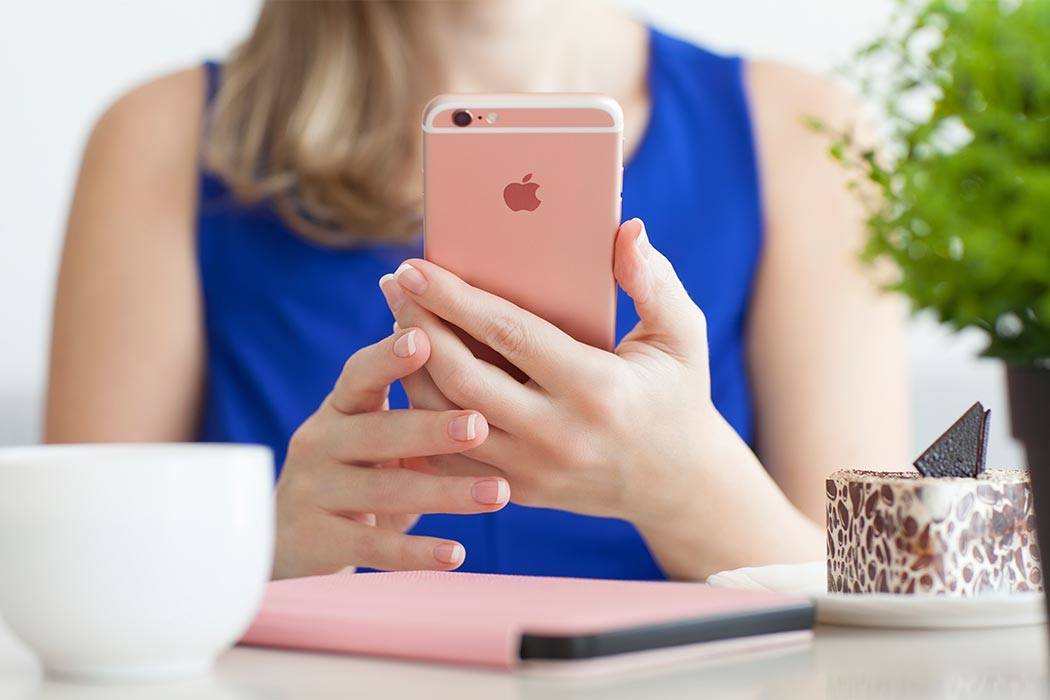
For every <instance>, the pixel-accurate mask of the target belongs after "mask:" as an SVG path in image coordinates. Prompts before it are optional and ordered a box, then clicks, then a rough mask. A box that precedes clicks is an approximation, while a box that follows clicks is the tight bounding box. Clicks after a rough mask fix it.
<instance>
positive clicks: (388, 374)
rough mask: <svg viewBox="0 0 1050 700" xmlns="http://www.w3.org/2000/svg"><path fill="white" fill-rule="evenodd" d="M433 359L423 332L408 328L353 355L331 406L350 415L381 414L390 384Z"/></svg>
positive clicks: (336, 389)
mask: <svg viewBox="0 0 1050 700" xmlns="http://www.w3.org/2000/svg"><path fill="white" fill-rule="evenodd" d="M429 357H430V339H429V338H427V334H426V333H425V332H424V331H423V330H422V329H420V328H405V329H404V330H402V331H400V332H397V333H394V334H393V335H390V336H388V337H386V338H384V339H383V340H381V341H379V342H378V343H375V344H373V345H369V346H367V347H364V348H361V349H360V350H358V351H357V352H355V353H354V354H353V355H351V356H350V359H348V360H347V361H346V364H345V365H343V371H342V372H341V373H340V375H339V378H338V379H337V380H336V383H335V388H333V389H332V393H331V394H329V402H330V403H331V405H332V406H333V407H334V408H335V409H336V410H337V411H339V412H340V413H345V414H348V415H350V414H355V413H364V412H367V411H378V410H379V409H380V408H382V406H383V402H384V401H386V397H387V391H388V389H389V387H390V384H391V383H392V382H394V381H395V380H397V379H400V378H401V377H404V376H407V375H409V374H411V373H412V372H415V371H416V370H418V369H419V368H420V367H422V366H423V364H424V363H425V362H426V361H427V359H428V358H429Z"/></svg>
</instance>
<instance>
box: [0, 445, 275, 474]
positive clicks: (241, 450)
mask: <svg viewBox="0 0 1050 700" xmlns="http://www.w3.org/2000/svg"><path fill="white" fill-rule="evenodd" d="M208 455H211V456H217V455H226V456H231V455H236V456H239V457H249V456H253V455H254V456H256V457H263V458H265V459H269V460H272V459H273V450H271V449H270V448H269V447H267V446H266V445H260V444H251V443H222V442H85V443H46V444H38V445H16V446H11V447H0V468H5V467H13V466H20V465H25V464H32V466H34V467H37V468H40V467H47V466H59V464H57V463H55V464H52V463H53V461H54V460H56V459H61V458H62V457H75V456H84V457H90V458H96V459H97V458H103V459H105V458H113V459H121V458H129V457H142V458H155V459H163V458H185V457H204V456H208Z"/></svg>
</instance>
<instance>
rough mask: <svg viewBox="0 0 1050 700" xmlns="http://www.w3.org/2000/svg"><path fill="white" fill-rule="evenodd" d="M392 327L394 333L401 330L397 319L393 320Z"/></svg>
mask: <svg viewBox="0 0 1050 700" xmlns="http://www.w3.org/2000/svg"><path fill="white" fill-rule="evenodd" d="M393 329H394V333H400V332H401V324H400V323H398V322H397V321H394V325H393Z"/></svg>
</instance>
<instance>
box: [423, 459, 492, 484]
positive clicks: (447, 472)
mask: <svg viewBox="0 0 1050 700" xmlns="http://www.w3.org/2000/svg"><path fill="white" fill-rule="evenodd" d="M423 462H425V465H424V466H423V467H422V471H423V472H424V473H426V474H435V475H440V476H498V477H502V478H504V479H505V478H507V474H506V473H505V472H504V471H503V470H502V469H500V468H499V467H495V466H493V465H491V464H488V463H486V462H483V461H481V460H478V459H474V458H473V457H470V456H468V455H465V454H455V455H434V456H433V457H427V458H426V459H425V460H423Z"/></svg>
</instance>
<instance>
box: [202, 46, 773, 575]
mask: <svg viewBox="0 0 1050 700" xmlns="http://www.w3.org/2000/svg"><path fill="white" fill-rule="evenodd" d="M206 65H207V71H208V76H209V83H210V84H209V100H210V96H211V95H213V94H214V92H215V89H216V83H217V79H218V68H217V66H216V65H215V64H211V63H209V64H206ZM648 80H649V89H650V95H651V103H652V112H651V116H650V121H649V124H648V127H647V130H646V132H645V134H644V135H643V137H642V140H641V143H640V144H639V146H638V148H637V149H636V152H635V154H634V155H633V156H632V157H631V159H630V161H629V162H628V163H627V166H626V169H625V172H624V180H623V218H624V219H625V220H626V219H629V218H631V217H635V216H637V217H641V218H642V219H643V220H644V221H645V223H646V229H647V231H648V232H649V235H650V238H651V239H652V242H653V244H654V245H655V246H656V247H657V248H659V249H660V250H662V251H663V252H664V253H665V254H666V255H667V256H668V258H670V260H671V261H672V262H673V263H674V265H675V267H676V269H677V271H678V274H679V275H680V276H681V278H682V280H683V281H684V283H685V286H686V288H687V289H688V290H689V293H690V295H691V296H692V298H693V299H694V300H695V301H696V303H697V304H698V305H699V306H700V307H701V308H702V309H703V310H704V312H705V313H706V315H707V321H708V328H709V344H710V358H711V375H712V376H711V391H712V395H713V399H714V403H715V406H716V407H717V408H718V410H719V411H721V413H722V415H724V416H725V418H726V419H727V420H728V421H729V423H730V424H731V425H732V426H733V427H734V428H735V429H736V430H737V432H738V433H739V434H740V435H741V436H742V437H743V438H744V439H745V440H747V441H748V442H750V441H751V436H752V416H751V399H750V392H749V387H748V377H747V372H746V358H745V338H744V333H745V321H746V318H747V313H748V302H749V299H750V295H751V286H752V281H753V278H754V275H755V269H756V265H757V262H758V256H759V250H760V246H761V235H762V234H761V232H762V212H761V206H760V194H759V183H758V173H757V165H756V154H755V149H754V144H753V141H752V133H751V122H750V119H749V116H748V104H747V100H746V96H745V92H744V79H743V64H742V61H741V60H740V59H739V58H735V57H723V56H718V55H714V54H712V53H709V52H708V51H705V50H703V49H701V48H699V47H697V46H694V45H692V44H689V43H686V42H684V41H682V40H679V39H676V38H673V37H670V36H668V35H666V34H663V33H661V32H659V31H655V30H654V31H652V34H651V42H650V61H649V70H648ZM198 216H199V219H198V226H199V231H198V246H199V250H198V256H199V261H200V277H201V285H202V291H203V295H204V315H205V327H206V342H207V370H206V372H207V376H206V388H205V394H204V403H203V411H202V420H201V425H200V434H199V439H200V440H201V441H217V442H253V443H262V444H265V445H269V446H270V447H272V448H273V451H274V454H275V458H276V460H277V464H278V465H280V464H282V463H283V461H284V456H285V449H286V446H287V444H288V439H289V437H290V436H291V434H292V432H293V431H294V430H295V428H296V427H297V426H298V425H299V424H300V423H302V422H303V421H304V420H305V419H306V418H307V417H308V416H309V415H310V414H311V413H312V412H313V411H314V410H315V409H316V408H317V406H318V405H319V404H320V402H321V400H322V399H323V398H324V397H325V395H326V394H327V393H328V391H330V389H331V387H332V385H333V383H334V382H335V379H336V377H337V376H338V375H339V372H340V370H341V369H342V366H343V362H344V361H345V360H346V358H347V357H349V356H350V355H351V354H352V353H354V352H355V351H356V350H357V349H358V348H360V347H362V346H364V345H367V344H370V343H373V342H375V341H376V340H379V339H380V338H383V337H385V336H386V335H388V334H389V333H390V327H391V323H392V317H391V315H390V312H389V310H388V309H387V306H386V304H385V303H384V302H383V299H382V296H381V294H380V291H379V288H378V286H377V281H378V279H379V277H380V276H381V275H383V274H385V273H387V272H391V271H393V270H394V269H395V268H396V267H397V265H398V264H399V263H400V262H401V261H402V260H404V259H405V258H408V257H412V256H419V255H420V254H421V250H422V247H421V244H413V245H390V244H374V245H370V246H367V247H361V248H354V249H351V250H332V249H329V248H324V247H321V246H318V245H315V244H313V243H311V242H309V241H308V240H306V239H304V238H302V237H301V236H299V235H297V234H296V233H294V232H293V231H292V230H290V229H289V228H288V227H287V226H286V225H285V224H284V223H283V222H282V221H281V219H280V218H279V217H278V216H277V215H276V214H275V213H274V211H273V210H272V209H271V208H269V207H266V206H251V207H248V206H245V205H243V204H241V203H238V202H237V201H236V200H235V199H234V198H233V196H232V194H231V193H230V192H229V190H227V188H226V187H225V186H224V185H223V183H222V182H221V181H220V180H219V179H217V178H216V177H214V176H212V175H211V174H209V173H207V172H202V174H201V189H200V204H199V215H198ZM637 320H638V319H637V316H636V314H635V312H634V307H633V306H632V303H631V300H630V298H628V297H627V296H626V295H625V294H623V292H622V291H621V292H620V297H619V299H618V307H617V335H618V337H620V336H623V335H624V334H625V333H626V332H627V331H629V330H630V329H631V328H632V327H633V326H634V324H635V323H636V322H637ZM405 405H406V402H405V398H404V394H403V392H402V390H401V388H400V386H395V387H393V388H392V391H391V406H393V407H403V406H405ZM683 427H684V428H685V429H688V427H686V426H683ZM278 468H279V467H278ZM696 497H697V498H700V499H702V498H707V497H708V494H704V493H697V494H696ZM412 532H414V533H418V534H427V535H432V536H436V537H447V538H451V539H455V540H458V541H460V542H462V543H463V544H464V546H465V547H466V549H467V560H466V562H465V563H464V565H463V566H462V567H461V570H463V571H476V572H497V573H517V574H536V575H560V576H583V577H601V578H625V579H654V578H663V573H662V572H661V571H660V569H659V567H658V566H657V564H656V563H655V562H654V560H653V558H652V556H651V555H650V553H649V551H648V550H647V548H646V546H645V543H644V542H643V540H642V539H641V537H640V536H639V534H638V532H637V531H636V530H635V528H634V527H633V526H632V525H631V524H629V523H627V522H625V521H622V520H616V519H606V518H595V517H589V516H583V515H577V514H574V513H568V512H563V511H557V510H548V509H540V508H527V507H524V506H518V505H515V504H511V505H508V506H507V507H506V508H504V509H503V510H502V511H500V512H498V513H492V514H485V515H425V516H423V517H422V518H421V519H420V520H419V523H418V524H417V525H416V527H415V528H414V529H413V531H412Z"/></svg>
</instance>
